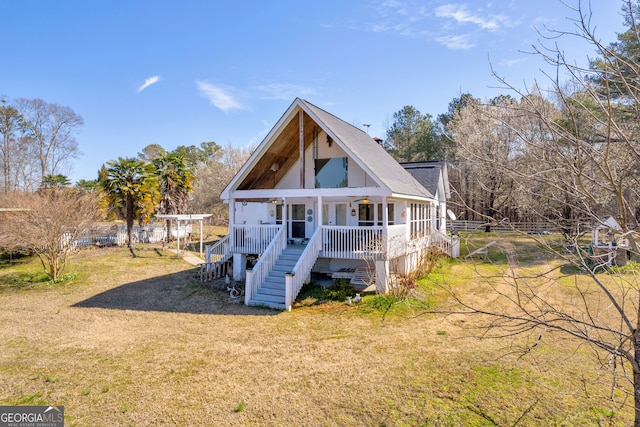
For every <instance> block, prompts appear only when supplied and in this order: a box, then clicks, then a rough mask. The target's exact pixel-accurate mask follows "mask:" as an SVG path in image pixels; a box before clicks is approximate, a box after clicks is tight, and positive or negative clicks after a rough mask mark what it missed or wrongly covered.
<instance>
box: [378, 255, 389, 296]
mask: <svg viewBox="0 0 640 427" xmlns="http://www.w3.org/2000/svg"><path fill="white" fill-rule="evenodd" d="M388 277H389V260H387V259H384V260H381V261H376V290H377V291H378V293H381V294H386V293H387V292H389V283H388V282H387V279H388Z"/></svg>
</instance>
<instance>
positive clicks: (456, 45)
mask: <svg viewBox="0 0 640 427" xmlns="http://www.w3.org/2000/svg"><path fill="white" fill-rule="evenodd" d="M436 41H437V42H438V43H440V44H442V45H444V46H445V47H447V48H448V49H454V50H467V49H471V48H472V47H474V46H475V44H474V43H473V42H472V41H471V35H470V34H459V35H457V36H442V37H437V38H436Z"/></svg>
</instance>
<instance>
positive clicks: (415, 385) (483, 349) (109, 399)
mask: <svg viewBox="0 0 640 427" xmlns="http://www.w3.org/2000/svg"><path fill="white" fill-rule="evenodd" d="M137 255H138V256H137V257H136V258H133V257H131V255H130V254H129V253H128V252H127V251H126V250H121V249H109V250H105V251H100V252H97V251H90V252H86V253H83V254H82V256H81V257H80V258H78V259H77V260H76V261H75V262H74V264H73V265H72V266H71V270H73V271H76V272H77V278H76V279H74V280H73V281H71V282H69V283H65V284H60V285H57V286H51V287H48V286H43V287H36V288H22V289H11V290H8V291H7V290H5V291H0V321H1V322H2V324H3V325H9V326H8V327H5V328H1V329H0V404H3V405H14V404H55V405H64V406H65V414H66V417H67V419H66V422H67V425H70V426H73V425H78V426H80V425H96V426H100V425H105V426H106V425H109V426H113V425H127V426H128V425H203V424H204V425H340V426H342V425H441V426H447V425H450V426H458V425H492V423H493V424H495V425H514V424H516V423H518V425H528V426H536V425H538V426H548V425H598V423H600V422H602V421H603V420H604V421H606V415H603V412H602V411H605V412H606V411H608V410H609V409H610V408H611V407H612V406H611V403H610V402H609V401H608V400H607V399H606V397H604V396H605V395H606V391H607V390H606V388H604V387H603V382H602V380H603V376H602V375H600V374H599V373H600V372H601V371H600V366H599V365H598V364H597V363H594V361H593V359H592V357H591V355H590V354H589V353H588V352H587V351H583V350H580V351H577V352H575V353H573V354H571V355H567V354H566V351H565V348H566V346H567V342H564V341H561V340H559V339H558V341H552V342H550V343H546V344H545V347H544V348H542V349H541V351H540V352H538V353H536V354H535V357H529V358H524V359H517V358H514V357H508V356H507V357H502V356H504V355H505V354H506V353H508V352H509V350H510V348H511V347H510V346H514V345H518V344H523V343H519V342H518V341H515V342H510V343H507V342H502V341H493V340H479V339H475V338H473V334H474V331H473V328H472V326H473V325H471V324H469V322H470V320H471V319H465V318H456V317H453V316H449V317H445V316H441V315H434V314H429V315H426V314H421V312H420V311H419V310H415V311H412V312H411V313H403V312H398V313H394V314H392V315H387V316H386V317H384V318H383V317H382V315H380V313H379V312H378V313H377V312H375V311H372V310H370V309H368V308H366V306H365V305H364V304H362V305H359V306H351V307H349V306H346V305H345V304H343V303H327V304H319V305H313V306H310V307H300V308H297V309H294V310H293V311H292V312H278V311H272V310H266V309H259V308H252V307H245V306H244V305H242V304H238V303H235V302H232V301H231V300H230V299H229V298H228V295H227V294H226V293H225V292H221V291H215V290H210V289H206V288H202V287H200V285H199V284H198V282H197V279H196V277H195V269H194V268H193V267H192V266H190V265H187V264H186V263H184V262H182V261H181V260H179V259H176V258H175V257H173V256H172V255H171V254H169V253H163V252H161V251H156V250H154V249H152V248H149V249H146V250H140V251H138V253H137ZM12 268H13V267H12ZM12 268H3V269H0V281H2V280H3V277H6V274H8V272H9V271H10V270H11V269H12ZM451 272H453V274H452V273H451ZM459 273H460V274H459ZM434 274H440V275H441V277H442V278H446V277H447V276H448V277H455V278H456V279H455V280H456V285H455V286H465V285H467V284H469V286H471V287H473V286H477V285H475V284H473V276H472V273H471V272H470V271H469V270H468V268H467V267H465V264H463V263H459V262H450V263H445V264H443V265H442V266H441V270H440V271H439V272H437V273H434ZM443 280H444V279H443ZM425 292H431V295H432V296H434V298H435V299H436V302H437V303H438V304H440V303H442V304H445V303H446V300H445V299H444V296H443V295H441V294H438V292H437V291H435V290H433V291H428V290H425ZM577 367H579V368H577ZM578 371H579V372H578ZM594 408H595V409H594ZM598 408H600V409H602V411H600V412H599V409H598ZM630 417H631V414H630V413H628V411H622V412H618V411H616V413H615V415H614V418H613V420H614V423H618V424H620V425H624V424H625V423H626V422H628V421H629V420H630Z"/></svg>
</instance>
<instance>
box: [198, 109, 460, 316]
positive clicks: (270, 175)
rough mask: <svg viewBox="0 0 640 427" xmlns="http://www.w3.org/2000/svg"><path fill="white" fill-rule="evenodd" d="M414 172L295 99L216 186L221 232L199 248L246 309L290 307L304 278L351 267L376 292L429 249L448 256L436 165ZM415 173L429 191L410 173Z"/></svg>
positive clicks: (440, 170)
mask: <svg viewBox="0 0 640 427" xmlns="http://www.w3.org/2000/svg"><path fill="white" fill-rule="evenodd" d="M423 166H424V167H422V168H421V167H420V165H419V164H413V167H411V164H408V165H405V167H403V166H402V165H400V164H399V163H398V162H396V161H395V160H394V159H393V158H392V157H391V156H390V155H389V154H388V153H387V152H386V151H385V150H384V149H383V148H382V147H381V146H380V145H379V144H378V143H377V142H376V141H375V140H373V139H372V138H371V137H370V136H369V135H368V134H367V133H366V132H364V131H362V130H361V129H358V128H357V127H355V126H353V125H351V124H349V123H347V122H345V121H343V120H341V119H339V118H338V117H336V116H334V115H332V114H330V113H328V112H326V111H324V110H323V109H321V108H319V107H317V106H315V105H313V104H311V103H309V102H307V101H305V100H303V99H300V98H297V99H295V101H294V102H293V103H292V104H291V106H290V107H289V108H288V109H287V111H286V112H285V113H284V115H283V116H282V117H281V118H280V120H278V122H277V123H276V125H275V126H274V127H273V129H272V130H271V131H270V132H269V134H268V135H267V136H266V138H265V139H264V140H263V141H262V143H261V144H260V145H259V146H258V147H257V148H256V150H255V152H254V153H253V154H252V155H251V157H250V158H249V160H248V161H247V162H246V164H245V165H244V166H243V167H242V168H241V169H240V170H239V172H238V173H237V174H236V176H235V177H234V178H233V179H232V180H231V182H230V183H229V184H228V185H227V187H226V188H225V189H224V190H223V192H222V194H221V198H222V199H223V200H224V201H225V202H228V204H229V235H228V236H226V237H225V238H223V239H222V240H221V241H220V242H218V243H217V244H216V245H215V246H212V247H209V248H207V262H208V268H209V269H212V270H216V268H217V267H216V266H219V265H221V264H222V263H225V262H227V263H228V262H230V261H232V263H233V266H232V271H233V278H234V279H235V280H243V279H244V280H245V282H246V288H245V303H246V304H247V305H259V304H260V305H268V306H270V307H274V308H283V309H290V308H291V304H292V302H293V301H294V300H295V297H296V296H297V294H298V292H299V291H300V288H301V287H302V285H303V284H304V283H305V282H308V281H309V279H310V275H311V273H312V272H319V273H325V274H336V273H337V274H339V273H340V272H345V271H346V272H352V271H354V270H355V269H358V268H359V267H360V268H363V267H365V268H369V270H370V271H371V272H372V276H374V277H375V286H376V288H377V290H378V291H379V292H386V291H388V286H389V282H388V278H389V277H390V274H391V273H394V274H400V275H402V274H406V273H408V272H410V271H411V269H412V268H414V267H415V265H416V263H417V262H418V261H419V260H420V258H421V255H422V253H423V252H424V251H425V250H427V249H428V248H429V246H430V245H434V244H437V245H439V246H440V247H441V248H442V249H443V250H445V251H447V252H449V254H450V255H453V256H456V254H455V253H452V251H453V252H455V250H456V247H454V246H453V245H452V241H451V239H450V238H449V237H448V236H447V235H446V233H445V230H446V221H447V219H446V198H447V195H448V191H449V189H448V181H447V177H446V167H444V165H443V164H440V165H439V167H431V168H427V167H426V166H425V165H424V164H423ZM431 166H434V165H431ZM405 168H406V169H405ZM425 169H433V171H431V172H429V173H427V172H424V170H425ZM420 170H422V172H424V173H425V174H430V175H429V177H430V178H429V179H428V180H427V181H428V182H430V183H432V184H433V183H435V187H434V189H432V190H431V191H430V190H429V189H427V188H425V186H424V185H422V184H421V183H420V182H418V180H416V179H415V178H414V177H413V176H412V173H413V174H415V175H416V176H418V177H419V175H420V173H421V172H420ZM434 171H435V172H434ZM434 176H435V178H434ZM432 191H433V192H432ZM434 193H435V194H434ZM256 260H257V261H256ZM248 261H249V265H251V267H250V268H246V266H247V264H248ZM252 261H256V262H255V265H252Z"/></svg>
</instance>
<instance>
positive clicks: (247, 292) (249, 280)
mask: <svg viewBox="0 0 640 427" xmlns="http://www.w3.org/2000/svg"><path fill="white" fill-rule="evenodd" d="M245 274H246V276H245V282H244V284H245V286H244V305H249V303H250V302H251V299H252V298H253V288H254V280H253V270H252V269H250V268H247V271H246V273H245Z"/></svg>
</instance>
